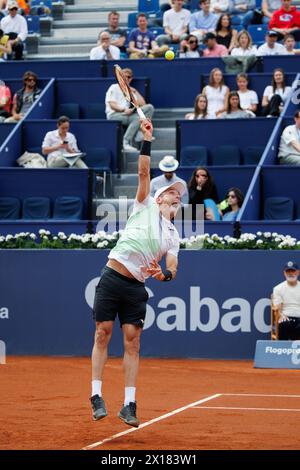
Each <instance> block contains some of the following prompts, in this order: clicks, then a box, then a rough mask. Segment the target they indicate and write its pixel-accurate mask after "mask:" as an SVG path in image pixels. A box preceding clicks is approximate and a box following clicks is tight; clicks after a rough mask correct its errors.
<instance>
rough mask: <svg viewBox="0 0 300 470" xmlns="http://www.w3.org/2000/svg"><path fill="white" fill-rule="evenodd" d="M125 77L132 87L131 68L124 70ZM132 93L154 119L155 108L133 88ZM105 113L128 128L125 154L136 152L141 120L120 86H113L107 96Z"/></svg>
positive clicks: (146, 114) (124, 144) (145, 111)
mask: <svg viewBox="0 0 300 470" xmlns="http://www.w3.org/2000/svg"><path fill="white" fill-rule="evenodd" d="M123 73H124V76H125V77H126V78H127V80H128V83H129V85H130V83H131V81H132V79H133V72H132V70H131V69H129V68H125V69H123ZM131 91H132V92H133V93H134V95H135V98H136V100H137V103H138V105H139V106H140V108H141V109H142V111H143V113H144V114H145V116H146V117H147V118H150V119H151V118H152V116H153V113H154V108H153V106H152V104H146V101H145V100H144V98H143V96H142V95H141V94H140V93H139V92H138V91H137V90H136V89H135V88H133V87H131ZM105 105H106V108H105V113H106V117H107V119H109V120H113V121H121V122H122V124H123V126H128V127H127V129H126V132H125V134H124V138H123V150H124V151H125V152H136V151H137V148H136V147H134V146H133V144H135V143H136V142H137V137H138V136H137V134H138V130H139V128H140V118H139V115H138V113H137V112H136V109H135V108H133V107H132V106H131V105H130V103H129V102H128V101H127V100H126V99H125V98H124V95H123V93H122V90H121V88H120V87H119V84H118V83H116V84H114V85H111V86H110V87H109V89H108V90H107V92H106V95H105Z"/></svg>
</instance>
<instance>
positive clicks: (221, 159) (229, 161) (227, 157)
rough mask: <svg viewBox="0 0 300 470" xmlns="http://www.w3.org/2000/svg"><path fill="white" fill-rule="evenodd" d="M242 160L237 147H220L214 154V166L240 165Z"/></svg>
mask: <svg viewBox="0 0 300 470" xmlns="http://www.w3.org/2000/svg"><path fill="white" fill-rule="evenodd" d="M240 158H241V156H240V150H239V148H238V147H237V146H236V145H220V147H218V148H217V149H215V150H214V151H213V152H212V165H239V164H240Z"/></svg>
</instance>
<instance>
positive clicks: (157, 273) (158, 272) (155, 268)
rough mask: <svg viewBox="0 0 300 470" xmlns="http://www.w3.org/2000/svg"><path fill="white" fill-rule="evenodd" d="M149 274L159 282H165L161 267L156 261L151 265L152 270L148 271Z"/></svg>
mask: <svg viewBox="0 0 300 470" xmlns="http://www.w3.org/2000/svg"><path fill="white" fill-rule="evenodd" d="M147 273H148V274H150V276H151V277H154V279H156V280H157V281H163V280H164V277H165V276H164V274H163V272H162V269H161V267H160V265H159V264H158V262H157V261H155V260H154V261H152V263H150V268H148V269H147Z"/></svg>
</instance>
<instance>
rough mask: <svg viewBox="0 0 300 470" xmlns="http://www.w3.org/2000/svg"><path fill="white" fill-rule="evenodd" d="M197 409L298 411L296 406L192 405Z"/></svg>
mask: <svg viewBox="0 0 300 470" xmlns="http://www.w3.org/2000/svg"><path fill="white" fill-rule="evenodd" d="M195 408H197V409H198V410H201V409H205V410H245V411H300V409H298V408H241V407H238V406H194V409H195Z"/></svg>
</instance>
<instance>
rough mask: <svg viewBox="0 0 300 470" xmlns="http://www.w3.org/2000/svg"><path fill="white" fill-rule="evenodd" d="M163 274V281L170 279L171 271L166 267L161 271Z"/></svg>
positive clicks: (171, 276) (171, 277)
mask: <svg viewBox="0 0 300 470" xmlns="http://www.w3.org/2000/svg"><path fill="white" fill-rule="evenodd" d="M163 275H164V276H165V278H164V280H163V282H167V281H172V279H173V275H172V273H171V271H169V270H168V269H166V270H165V271H163Z"/></svg>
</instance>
